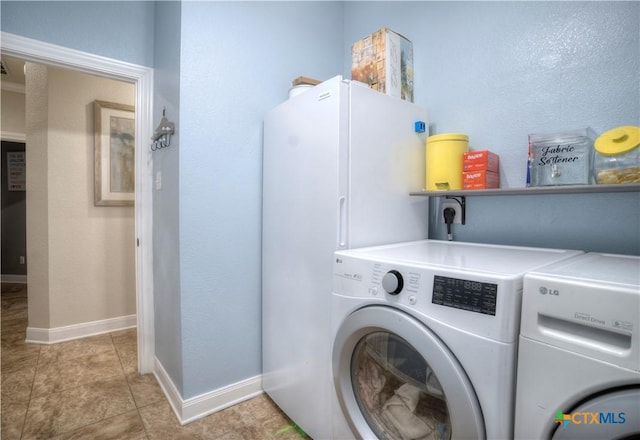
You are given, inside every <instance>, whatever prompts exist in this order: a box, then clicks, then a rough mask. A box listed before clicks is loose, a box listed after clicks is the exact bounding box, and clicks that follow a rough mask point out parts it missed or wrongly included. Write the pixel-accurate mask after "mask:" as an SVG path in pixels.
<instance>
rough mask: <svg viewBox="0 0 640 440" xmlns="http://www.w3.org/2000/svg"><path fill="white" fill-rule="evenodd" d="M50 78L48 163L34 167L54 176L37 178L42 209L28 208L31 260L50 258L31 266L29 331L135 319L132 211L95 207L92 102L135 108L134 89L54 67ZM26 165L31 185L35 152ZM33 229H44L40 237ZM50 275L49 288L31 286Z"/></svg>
mask: <svg viewBox="0 0 640 440" xmlns="http://www.w3.org/2000/svg"><path fill="white" fill-rule="evenodd" d="M28 74H29V73H28ZM47 77H48V88H47V90H46V92H45V93H46V99H44V98H43V99H42V101H46V103H45V104H46V107H45V108H47V109H48V110H47V113H46V130H47V131H46V135H44V134H41V135H40V136H38V138H44V139H45V142H43V144H44V145H42V146H41V147H39V148H45V149H46V164H43V163H42V162H45V161H44V160H40V161H39V163H38V164H36V165H34V166H37V167H38V168H39V172H40V173H43V174H44V175H46V176H47V177H46V184H44V183H43V182H42V181H41V180H42V179H38V180H37V181H35V182H33V185H31V186H30V187H29V188H28V195H29V197H28V199H29V198H30V197H31V196H32V194H33V193H35V194H38V199H39V203H38V205H39V206H34V204H29V205H28V211H27V217H28V220H27V221H28V224H29V225H32V228H31V229H28V231H27V240H28V248H29V251H30V260H29V261H30V262H31V256H32V255H39V254H43V255H44V254H46V255H47V258H46V261H44V259H41V260H43V261H39V260H38V259H36V262H39V263H40V264H39V265H38V266H36V267H31V266H30V268H29V282H30V286H29V293H30V295H32V294H33V295H35V297H36V298H41V300H40V301H39V303H38V304H32V303H30V304H29V307H30V310H29V314H30V315H29V316H30V322H29V326H30V327H44V328H56V327H62V326H67V325H71V324H78V323H83V322H90V321H97V320H103V319H108V318H114V317H119V316H126V315H131V314H135V313H136V298H135V261H134V250H135V248H134V217H133V208H132V207H96V206H94V204H93V184H94V176H93V174H94V173H93V160H94V159H93V157H94V156H93V149H94V146H93V101H94V100H96V99H97V100H103V101H109V102H115V103H120V104H129V105H133V104H134V86H133V85H132V84H126V83H121V82H116V81H112V80H108V79H105V78H100V77H96V76H91V75H86V74H82V73H78V72H71V71H67V70H61V69H55V68H49V69H47ZM28 90H29V91H28V95H29V93H30V90H31V89H28ZM39 110H43V109H42V108H41V109H39ZM30 115H31V113H30ZM43 118H44V116H43V115H41V116H40V119H43ZM29 123H30V121H29V117H28V124H29ZM40 125H41V126H42V125H45V124H40ZM42 129H44V127H42ZM31 135H32V133H31V132H29V133H28V138H27V148H28V149H29V150H30V149H31V144H30V141H31ZM40 153H41V154H40V156H43V154H42V151H40ZM41 159H42V158H41ZM27 161H28V164H27V167H28V168H27V172H28V173H29V180H31V179H32V177H33V174H34V173H33V172H32V169H31V166H32V163H33V162H32V161H31V158H30V157H29V153H28V154H27ZM30 190H31V191H30ZM45 206H46V208H45ZM29 207H31V208H32V210H29ZM36 211H37V214H36ZM45 219H46V220H45ZM45 223H46V226H45ZM33 228H36V229H42V230H43V231H40V233H38V234H34V233H33ZM44 271H46V272H47V273H48V275H47V276H46V278H47V281H48V283H47V284H45V283H42V282H41V283H38V284H35V285H32V284H31V281H32V279H36V278H37V277H38V276H40V275H38V274H39V273H40V272H43V273H44ZM34 289H35V290H36V291H34ZM41 289H47V291H46V292H43V291H41ZM45 298H46V300H45ZM32 306H33V307H32ZM43 308H44V309H46V308H48V310H42V309H43ZM32 309H33V310H32ZM32 317H33V320H32V319H31V318H32ZM44 317H46V319H43V318H44ZM36 318H37V319H36Z"/></svg>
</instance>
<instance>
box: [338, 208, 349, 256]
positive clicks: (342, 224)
mask: <svg viewBox="0 0 640 440" xmlns="http://www.w3.org/2000/svg"><path fill="white" fill-rule="evenodd" d="M338 213H339V216H340V217H339V219H338V246H339V247H340V248H344V247H346V246H347V198H346V197H345V196H341V197H339V198H338Z"/></svg>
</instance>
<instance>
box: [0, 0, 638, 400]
mask: <svg viewBox="0 0 640 440" xmlns="http://www.w3.org/2000/svg"><path fill="white" fill-rule="evenodd" d="M0 7H1V13H2V17H1V20H2V30H3V31H7V32H11V33H15V34H18V35H24V36H27V37H31V38H35V39H39V40H43V41H47V42H50V43H55V44H59V45H62V46H66V47H71V48H75V49H79V50H83V51H87V52H91V53H95V54H99V55H103V56H108V57H112V58H116V59H119V60H124V61H129V62H133V63H136V64H141V65H146V66H153V67H154V68H155V69H156V75H155V81H156V84H155V93H154V95H155V96H154V98H155V107H154V122H157V121H158V120H159V117H160V112H161V111H162V107H166V108H167V116H168V117H169V118H170V119H172V120H174V121H176V122H177V125H176V127H177V130H178V135H177V137H176V138H175V139H174V144H173V147H171V148H169V149H167V150H166V151H162V152H157V153H156V154H154V176H155V173H156V172H158V171H160V172H161V174H162V182H163V184H162V189H160V190H154V268H155V273H154V281H155V298H154V300H155V315H156V316H155V318H156V356H157V357H158V359H159V360H160V361H161V363H162V364H163V366H164V367H165V369H166V370H167V372H168V373H169V375H170V376H171V378H172V380H173V381H174V383H175V385H176V386H177V387H178V389H179V391H180V393H181V394H182V397H183V398H184V399H187V398H190V397H194V396H197V395H199V394H202V393H206V392H209V391H212V390H215V389H218V388H220V387H223V386H225V385H229V384H232V383H235V382H237V381H240V380H243V379H246V378H249V377H252V376H255V375H257V374H260V371H261V362H260V357H261V347H260V328H261V322H260V301H261V300H260V298H261V292H260V277H261V273H260V228H261V159H262V157H261V151H262V118H263V116H264V114H265V112H266V111H267V110H268V109H270V108H272V107H274V106H275V105H277V104H278V103H280V102H281V101H283V100H284V99H286V96H287V90H288V88H289V86H290V81H291V80H292V79H293V78H295V77H297V76H299V75H305V76H310V77H315V78H318V79H327V78H329V77H332V76H334V75H336V74H343V75H344V76H345V77H349V70H350V64H349V55H350V45H351V43H353V42H354V41H356V40H358V39H360V38H361V37H363V36H364V35H366V34H369V33H370V32H372V31H374V30H376V29H378V28H380V27H383V26H387V27H390V28H391V29H394V30H396V31H398V32H400V33H403V34H405V35H406V36H407V37H408V38H409V39H411V40H412V41H413V44H414V50H415V72H416V99H415V101H416V103H418V104H420V105H422V106H424V107H426V108H427V109H428V110H429V112H430V119H431V123H432V128H433V130H434V132H437V133H442V132H447V131H463V132H466V133H468V134H469V135H470V138H471V147H472V148H474V149H483V148H488V149H490V150H493V151H495V152H497V153H499V154H500V156H501V166H502V179H503V183H504V184H506V185H508V186H511V187H516V186H523V181H524V158H525V155H526V148H527V145H526V144H527V134H528V133H533V132H539V131H549V130H561V129H567V128H579V127H585V126H591V127H593V128H594V129H596V130H597V131H603V130H606V129H608V128H611V127H614V126H617V125H623V124H638V123H640V108H639V107H640V91H639V90H640V84H639V78H640V70H639V67H638V62H639V59H640V43H639V41H638V39H639V33H640V32H639V31H640V24H639V16H640V4H639V3H638V2H616V3H613V2H585V3H582V2H566V3H564V2H469V3H466V2H406V3H405V2H371V3H368V2H345V3H343V2H278V3H272V2H184V3H181V4H178V3H173V2H170V3H165V2H158V3H153V2H134V3H125V2H86V3H85V2H69V3H61V2H51V3H49V2H42V3H34V2H6V1H3V2H2V3H1V4H0ZM114 23H117V25H114ZM98 30H100V31H98ZM124 42H126V44H125V43H124ZM154 128H155V127H154ZM435 204H436V202H433V203H432V205H435ZM467 204H468V212H467V220H468V224H467V225H465V226H456V227H455V228H454V233H455V236H456V239H459V240H468V241H477V242H498V243H513V244H522V245H534V246H544V247H570V248H580V249H585V250H604V251H609V252H619V253H633V254H639V253H640V245H639V242H640V238H639V234H640V232H639V230H638V229H639V228H638V224H639V223H640V196H639V194H638V193H631V194H604V195H602V194H595V195H594V194H585V195H553V196H500V197H469V198H468V199H467ZM432 217H435V214H433V213H432ZM425 221H427V219H425ZM431 236H432V237H433V238H443V237H444V234H443V228H442V227H441V225H440V223H439V222H435V221H433V219H432V227H431Z"/></svg>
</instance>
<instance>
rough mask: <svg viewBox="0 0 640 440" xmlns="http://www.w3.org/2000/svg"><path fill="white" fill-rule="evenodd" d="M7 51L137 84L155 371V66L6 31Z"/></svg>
mask: <svg viewBox="0 0 640 440" xmlns="http://www.w3.org/2000/svg"><path fill="white" fill-rule="evenodd" d="M0 49H1V50H2V53H3V54H6V55H8V56H14V57H18V58H22V59H25V60H27V61H33V62H36V63H40V64H46V65H52V66H57V67H63V68H67V69H71V70H76V71H81V72H85V73H89V74H92V75H99V76H103V77H107V78H111V79H115V80H120V81H125V82H129V83H133V84H134V85H135V86H136V87H135V89H136V98H135V109H136V127H135V130H136V133H138V134H139V135H138V136H136V139H135V151H136V154H135V173H136V182H135V186H136V194H135V199H136V201H135V229H136V230H135V234H136V235H135V236H136V239H137V240H138V245H137V246H136V253H135V260H136V308H137V313H136V316H137V325H138V372H139V373H140V374H145V373H151V372H152V371H153V359H154V354H155V345H154V344H155V342H154V341H155V339H154V319H153V317H154V315H153V242H152V231H153V209H152V187H151V182H152V157H151V151H150V148H149V145H150V141H149V139H150V138H151V127H152V125H153V123H152V100H153V69H152V68H150V67H144V66H139V65H136V64H131V63H127V62H124V61H118V60H114V59H111V58H106V57H101V56H98V55H94V54H90V53H87V52H81V51H78V50H75V49H69V48H66V47H62V46H57V45H54V44H50V43H45V42H42V41H38V40H33V39H30V38H25V37H22V36H19V35H15V34H9V33H6V32H1V33H0Z"/></svg>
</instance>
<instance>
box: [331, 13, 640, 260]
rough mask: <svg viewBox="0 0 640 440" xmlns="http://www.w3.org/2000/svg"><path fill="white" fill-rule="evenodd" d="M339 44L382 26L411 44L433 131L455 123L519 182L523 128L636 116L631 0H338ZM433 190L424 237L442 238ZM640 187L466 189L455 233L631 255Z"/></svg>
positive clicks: (637, 247) (635, 119)
mask: <svg viewBox="0 0 640 440" xmlns="http://www.w3.org/2000/svg"><path fill="white" fill-rule="evenodd" d="M344 15H345V18H344V22H345V27H344V32H345V43H346V44H345V52H344V54H343V55H344V58H343V62H344V70H345V72H348V69H349V67H350V59H349V52H348V50H347V49H348V47H347V45H348V44H349V42H353V41H356V40H358V39H359V38H362V36H364V35H366V34H367V33H369V32H371V31H372V30H375V29H378V28H381V27H385V26H386V27H389V28H391V29H393V30H395V31H397V32H400V33H402V34H403V35H405V36H406V37H407V38H409V39H410V40H411V41H412V42H413V47H414V61H415V88H416V91H415V102H416V103H417V104H420V105H422V106H424V107H426V108H427V109H428V110H429V115H430V123H431V124H432V127H431V128H432V130H433V131H432V134H437V133H446V132H463V133H467V134H468V135H469V138H470V139H469V143H470V147H471V149H476V150H480V149H489V150H492V151H494V152H496V153H498V154H499V155H500V162H501V163H500V166H501V180H502V185H503V186H508V187H523V186H525V170H526V166H525V161H526V155H527V142H528V138H527V135H528V134H529V133H539V132H543V133H544V132H550V131H562V130H567V129H576V128H583V127H587V126H590V127H592V128H593V129H595V130H596V132H598V133H600V132H603V131H605V130H608V129H610V128H613V127H617V126H620V125H640V67H639V65H640V44H639V40H640V23H639V20H640V3H639V2H637V1H636V2H607V1H604V2H574V1H571V2H513V1H512V2H476V1H473V2H406V3H404V2H347V3H345V14H344ZM439 201H440V198H433V199H432V202H431V208H432V209H431V217H432V221H431V224H430V237H431V238H438V239H445V238H446V230H445V228H444V225H443V224H442V219H441V218H440V212H441V209H438V207H439ZM639 224H640V194H639V193H626V194H588V195H547V196H529V195H527V196H499V197H478V196H475V197H467V224H466V225H464V226H461V225H455V226H454V227H453V232H454V237H455V239H456V240H462V241H475V242H487V243H491V242H492V243H503V244H518V245H530V246H543V247H561V248H576V249H584V250H589V251H604V252H619V253H627V254H639V253H640V227H639V226H638V225H639Z"/></svg>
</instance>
